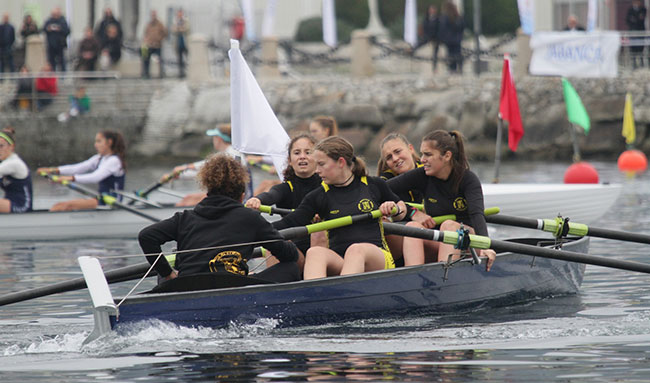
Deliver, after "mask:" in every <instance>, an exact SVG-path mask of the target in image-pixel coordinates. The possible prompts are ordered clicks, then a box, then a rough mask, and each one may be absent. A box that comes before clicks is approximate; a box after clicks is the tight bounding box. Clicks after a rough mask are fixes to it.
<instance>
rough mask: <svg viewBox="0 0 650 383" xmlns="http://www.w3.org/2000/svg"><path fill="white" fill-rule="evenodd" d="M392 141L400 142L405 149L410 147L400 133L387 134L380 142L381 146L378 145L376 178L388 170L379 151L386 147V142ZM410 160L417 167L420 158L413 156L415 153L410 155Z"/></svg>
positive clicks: (407, 140)
mask: <svg viewBox="0 0 650 383" xmlns="http://www.w3.org/2000/svg"><path fill="white" fill-rule="evenodd" d="M392 140H400V141H402V142H403V143H404V144H405V145H406V147H407V148H409V146H412V145H411V143H410V142H409V139H408V138H406V136H405V135H403V134H402V133H395V132H393V133H389V134H388V135H387V136H386V137H384V139H383V140H381V144H379V161H377V175H378V176H380V175H381V173H383V172H385V171H386V170H388V165H386V159H385V158H384V156H383V155H381V151H382V150H383V149H384V145H386V143H387V142H388V141H392ZM409 150H410V148H409ZM411 158H413V163H414V164H416V166H417V163H418V162H420V157H418V155H417V154H415V153H411ZM395 175H397V174H395Z"/></svg>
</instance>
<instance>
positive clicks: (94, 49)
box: [0, 7, 190, 78]
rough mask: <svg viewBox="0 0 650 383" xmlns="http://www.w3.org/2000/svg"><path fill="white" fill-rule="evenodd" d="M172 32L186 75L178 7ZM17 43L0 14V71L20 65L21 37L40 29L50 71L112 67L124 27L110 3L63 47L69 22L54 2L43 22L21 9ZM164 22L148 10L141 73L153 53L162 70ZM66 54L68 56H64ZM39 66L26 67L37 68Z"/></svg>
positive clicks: (183, 23)
mask: <svg viewBox="0 0 650 383" xmlns="http://www.w3.org/2000/svg"><path fill="white" fill-rule="evenodd" d="M169 29H170V30H171V36H172V38H173V41H172V43H173V46H174V50H175V53H176V58H177V61H178V68H179V77H181V78H182V77H185V66H186V61H187V60H186V57H187V54H188V35H189V33H190V23H189V19H188V17H187V15H185V13H184V11H183V10H182V9H179V10H177V12H176V15H175V17H174V21H173V24H172V25H171V27H170V28H169ZM19 33H20V37H21V39H20V41H18V42H19V43H20V44H17V39H16V37H17V35H16V28H15V27H14V25H13V24H12V23H11V20H10V19H9V14H8V13H4V14H3V15H2V23H1V24H0V73H5V72H16V71H21V70H22V68H24V66H23V65H22V62H24V61H26V60H23V59H22V56H24V55H25V54H26V49H25V48H26V42H27V39H28V37H29V36H32V35H39V34H42V35H43V37H44V41H45V51H46V54H47V62H48V63H49V65H50V67H51V68H52V70H53V71H55V72H57V71H61V72H65V71H66V70H68V69H69V66H70V64H72V68H73V69H74V70H75V71H85V72H91V71H95V70H110V69H111V68H115V67H116V66H117V64H118V63H119V61H120V59H121V57H122V49H123V31H122V24H121V22H120V21H119V20H118V19H117V18H115V16H114V15H113V11H112V9H111V8H110V7H107V8H106V9H105V10H104V14H103V17H102V19H101V20H100V21H99V22H98V23H97V25H95V27H94V29H93V28H91V27H86V28H85V29H84V34H83V38H82V39H81V40H80V41H79V42H78V43H77V44H76V51H75V52H68V54H67V55H66V51H67V49H68V48H69V47H68V44H69V42H68V40H69V36H70V26H69V25H68V22H67V20H66V18H65V16H64V15H63V13H62V11H61V8H59V7H55V8H53V9H52V11H51V12H50V15H49V17H48V18H47V19H46V20H45V22H44V23H43V26H42V27H39V26H38V25H37V24H36V22H35V21H34V19H33V17H32V15H30V14H26V15H25V16H24V18H23V21H22V25H21V27H20V30H19ZM169 33H170V32H169V31H168V28H167V27H166V26H165V25H164V24H163V23H162V21H160V19H159V18H158V15H157V12H156V11H151V14H150V19H149V21H148V23H147V24H146V26H145V28H144V31H143V36H142V44H141V47H140V52H139V53H140V56H141V61H142V77H143V78H149V77H150V70H149V68H150V62H151V57H152V56H153V55H156V56H158V58H159V60H158V61H159V63H160V70H159V75H160V77H161V78H162V77H163V76H164V70H163V60H162V46H163V40H164V39H166V38H167V37H168V35H169ZM17 52H20V53H21V54H20V55H19V56H21V60H20V61H21V63H20V64H19V65H18V66H17V65H15V64H16V60H15V54H16V53H17ZM66 56H68V58H67V59H66ZM36 69H41V68H31V70H36Z"/></svg>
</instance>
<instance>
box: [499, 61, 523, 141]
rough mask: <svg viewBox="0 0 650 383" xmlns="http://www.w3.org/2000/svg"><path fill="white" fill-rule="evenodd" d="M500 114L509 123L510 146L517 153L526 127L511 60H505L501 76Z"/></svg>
mask: <svg viewBox="0 0 650 383" xmlns="http://www.w3.org/2000/svg"><path fill="white" fill-rule="evenodd" d="M499 114H500V115H501V118H502V119H504V120H505V121H508V146H509V147H510V150H512V151H513V152H516V151H517V145H518V144H519V140H521V137H523V135H524V126H523V124H522V123H521V114H520V113H519V102H517V89H516V88H515V81H514V80H513V79H512V72H511V71H510V58H509V57H508V56H507V55H506V56H505V57H504V58H503V72H502V74H501V97H500V101H499Z"/></svg>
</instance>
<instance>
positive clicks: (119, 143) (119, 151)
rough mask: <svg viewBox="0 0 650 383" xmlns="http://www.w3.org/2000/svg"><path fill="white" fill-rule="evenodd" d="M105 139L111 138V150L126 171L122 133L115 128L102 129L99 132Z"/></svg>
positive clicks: (124, 142)
mask: <svg viewBox="0 0 650 383" xmlns="http://www.w3.org/2000/svg"><path fill="white" fill-rule="evenodd" d="M99 133H100V134H101V135H102V136H104V138H105V139H107V140H111V151H112V152H113V154H115V155H116V156H117V157H118V158H119V159H120V162H122V169H124V171H126V140H125V139H124V136H123V135H122V133H120V132H118V131H115V130H102V131H101V132H99Z"/></svg>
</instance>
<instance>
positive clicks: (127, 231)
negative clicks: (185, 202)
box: [0, 206, 187, 241]
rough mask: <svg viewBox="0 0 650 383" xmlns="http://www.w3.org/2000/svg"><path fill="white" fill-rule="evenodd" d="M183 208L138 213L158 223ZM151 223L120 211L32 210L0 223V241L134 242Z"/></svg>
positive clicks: (169, 207)
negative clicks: (81, 240) (130, 240)
mask: <svg viewBox="0 0 650 383" xmlns="http://www.w3.org/2000/svg"><path fill="white" fill-rule="evenodd" d="M184 209H187V208H186V207H173V206H167V207H163V208H153V207H142V208H138V209H137V210H138V211H141V212H143V213H146V214H147V215H150V216H153V217H155V218H157V219H165V218H169V217H171V216H172V215H174V213H176V212H178V211H182V210H184ZM150 224H151V220H149V219H146V218H144V217H141V216H138V215H136V214H133V213H132V212H129V211H126V210H122V209H111V208H108V207H106V208H104V207H99V208H97V209H94V210H77V211H60V212H51V211H48V210H35V211H31V212H28V213H23V214H12V215H11V216H7V219H0V241H11V240H30V241H33V240H62V239H73V238H135V236H137V235H138V232H139V231H140V229H142V228H144V227H145V226H147V225H150Z"/></svg>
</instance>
